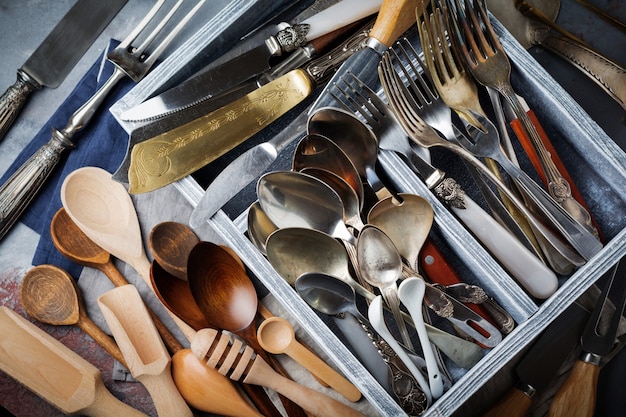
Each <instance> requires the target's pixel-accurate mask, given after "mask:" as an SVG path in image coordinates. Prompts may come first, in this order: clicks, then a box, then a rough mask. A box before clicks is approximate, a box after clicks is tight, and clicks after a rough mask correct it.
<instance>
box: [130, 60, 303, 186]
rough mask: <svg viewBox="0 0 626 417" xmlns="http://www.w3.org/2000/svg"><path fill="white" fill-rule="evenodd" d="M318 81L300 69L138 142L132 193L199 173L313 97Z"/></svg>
mask: <svg viewBox="0 0 626 417" xmlns="http://www.w3.org/2000/svg"><path fill="white" fill-rule="evenodd" d="M314 87H315V86H314V83H313V81H312V80H311V78H310V77H309V76H308V75H307V74H306V72H304V71H303V70H300V69H297V70H293V71H291V72H290V73H288V74H286V75H284V76H283V77H280V78H279V79H277V80H275V81H272V82H271V83H269V84H267V85H265V86H263V87H261V88H259V89H257V90H255V91H253V92H252V93H250V94H248V95H247V96H245V97H243V98H241V99H239V100H237V101H235V102H233V103H231V104H229V105H227V106H225V107H222V108H220V109H218V110H216V111H215V112H212V113H210V114H208V115H206V116H204V117H202V118H200V119H197V120H194V121H193V122H191V123H188V124H186V125H183V126H181V127H179V128H177V129H174V130H171V131H169V132H165V133H163V134H161V135H158V136H156V137H154V138H152V139H149V140H147V141H145V142H142V143H140V144H137V145H136V146H135V147H134V148H133V149H132V151H131V160H130V168H129V172H128V178H129V183H130V188H129V192H131V193H144V192H147V191H152V190H155V189H157V188H160V187H163V186H165V185H168V184H171V183H173V182H174V181H178V180H179V179H181V178H183V177H185V176H187V175H189V174H191V173H193V172H195V171H197V170H198V169H200V168H202V167H203V166H205V165H207V164H208V163H210V162H212V161H214V160H215V159H216V158H218V157H219V156H221V155H223V154H224V153H226V152H228V151H229V150H231V149H233V148H234V147H236V146H237V145H239V144H241V143H243V142H244V141H245V140H247V139H248V138H250V137H251V136H252V135H254V134H255V133H257V132H259V131H260V130H261V129H263V128H264V127H265V126H267V125H269V124H270V123H272V122H273V121H274V120H276V119H278V118H279V117H280V116H282V115H283V114H284V113H286V112H287V111H289V110H290V109H292V108H293V107H294V106H295V105H296V104H298V103H300V102H301V101H302V100H304V99H305V98H306V97H307V96H309V95H310V94H311V93H312V92H313V89H314Z"/></svg>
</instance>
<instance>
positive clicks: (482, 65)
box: [445, 0, 598, 236]
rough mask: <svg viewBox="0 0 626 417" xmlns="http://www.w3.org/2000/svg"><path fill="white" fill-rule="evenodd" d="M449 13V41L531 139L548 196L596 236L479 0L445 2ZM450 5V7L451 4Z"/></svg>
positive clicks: (472, 71)
mask: <svg viewBox="0 0 626 417" xmlns="http://www.w3.org/2000/svg"><path fill="white" fill-rule="evenodd" d="M445 1H446V4H447V5H448V7H449V10H450V13H449V15H450V17H451V19H450V21H451V25H450V26H451V27H450V28H449V29H450V31H451V37H452V39H453V44H454V45H455V46H456V47H457V49H458V50H459V51H460V54H461V55H462V56H463V57H464V59H465V62H466V64H467V66H468V68H469V70H470V72H471V73H472V75H473V76H474V78H476V80H477V81H478V82H480V83H481V84H483V85H486V86H489V87H492V88H494V89H495V90H497V91H498V92H499V93H500V94H501V95H502V96H503V97H504V98H505V99H506V101H507V102H508V103H509V104H510V105H511V108H512V109H513V111H514V112H515V115H516V116H517V117H518V118H519V120H520V121H521V123H522V126H523V127H524V130H526V133H527V134H528V137H529V138H530V139H531V141H532V143H533V145H534V147H535V149H536V151H537V155H538V156H539V160H540V162H541V167H542V169H543V171H544V173H545V175H546V178H547V179H548V183H549V184H550V185H549V187H548V190H549V192H550V195H552V197H553V198H554V199H555V200H556V201H557V202H558V203H559V204H560V205H561V206H562V207H563V208H564V209H565V210H567V212H568V213H570V215H571V216H572V217H573V218H574V219H576V220H577V221H578V222H580V223H581V224H583V225H584V226H585V227H586V228H587V229H588V230H589V231H590V232H591V233H593V234H594V235H595V236H598V231H597V230H596V228H595V227H594V226H593V223H592V221H591V215H590V214H589V212H588V211H587V210H586V209H585V208H584V207H583V206H582V205H581V204H580V203H578V201H576V199H574V197H572V191H571V188H570V184H569V183H568V182H567V180H566V179H565V178H564V177H563V175H562V174H561V173H560V172H559V170H558V168H557V167H556V165H555V164H554V161H552V158H551V157H550V152H548V150H547V149H546V147H545V145H544V144H543V142H542V141H541V138H540V137H539V133H538V132H537V129H536V128H535V126H534V125H533V124H532V122H531V121H530V118H529V117H528V115H527V114H526V111H525V110H524V108H523V106H522V104H521V103H520V101H519V99H518V98H517V95H516V94H515V91H514V90H513V87H512V86H511V81H510V77H511V63H510V62H509V59H508V57H507V55H506V52H505V51H504V49H503V48H502V45H501V44H500V41H499V40H498V37H497V36H496V34H495V32H494V30H493V28H492V26H491V22H490V21H489V17H488V16H487V11H486V9H485V7H484V4H483V1H482V0H473V3H472V4H470V0H463V1H464V6H463V5H461V0H445ZM452 1H454V5H453V4H452Z"/></svg>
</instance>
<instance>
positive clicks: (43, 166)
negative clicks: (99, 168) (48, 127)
mask: <svg viewBox="0 0 626 417" xmlns="http://www.w3.org/2000/svg"><path fill="white" fill-rule="evenodd" d="M123 77H124V73H123V72H122V70H120V69H119V68H117V67H116V68H115V70H114V72H113V74H112V75H111V77H110V78H109V79H108V80H107V81H106V82H105V83H104V84H103V85H102V87H100V89H99V90H98V91H97V92H96V93H95V94H94V95H93V96H92V97H91V98H90V99H89V100H87V102H85V104H83V105H82V106H81V107H80V108H79V109H78V110H76V111H75V112H74V114H73V115H72V116H71V117H70V120H69V121H68V122H67V125H66V126H65V127H64V128H63V130H60V131H59V130H57V129H54V128H53V129H52V138H51V139H50V141H49V142H48V143H46V144H45V145H44V146H42V147H41V148H39V150H38V151H37V152H35V153H34V154H33V156H31V157H30V158H29V159H28V160H27V161H26V162H24V164H23V165H22V166H21V167H20V168H18V170H17V171H15V173H14V174H13V175H12V176H11V177H10V178H9V179H8V180H7V181H6V182H5V183H4V184H2V185H1V186H0V239H2V238H3V237H4V235H6V233H7V232H8V231H9V230H10V229H11V227H12V226H13V225H14V224H15V222H16V221H17V219H19V218H20V216H21V215H22V213H23V212H24V210H26V207H28V205H29V204H30V202H31V201H32V200H33V198H35V196H36V195H37V193H38V192H39V190H40V189H41V187H42V186H43V184H44V183H45V182H46V181H47V180H48V177H49V176H50V173H51V172H52V171H53V170H54V168H55V167H56V165H57V164H58V163H59V160H60V159H61V154H62V153H63V151H64V150H66V149H69V148H72V147H73V146H74V144H73V143H72V141H71V139H72V137H73V136H74V135H75V134H76V133H77V132H78V131H79V130H81V129H82V128H83V127H84V126H85V125H86V124H87V123H88V122H89V121H90V120H91V118H92V117H93V115H94V113H95V111H96V109H97V108H98V107H99V106H100V104H101V103H102V102H103V101H104V99H105V98H106V96H107V94H108V93H109V92H110V91H111V90H112V89H113V87H114V86H115V85H116V84H117V82H118V81H119V80H121V79H122V78H123Z"/></svg>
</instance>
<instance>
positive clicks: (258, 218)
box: [248, 201, 278, 255]
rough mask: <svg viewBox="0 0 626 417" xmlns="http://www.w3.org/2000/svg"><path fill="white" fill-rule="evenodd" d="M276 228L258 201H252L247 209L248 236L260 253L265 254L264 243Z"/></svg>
mask: <svg viewBox="0 0 626 417" xmlns="http://www.w3.org/2000/svg"><path fill="white" fill-rule="evenodd" d="M276 229H278V227H276V225H275V224H274V223H272V221H271V220H270V219H269V217H267V214H265V212H264V211H263V209H261V205H260V204H259V202H258V201H255V202H254V203H252V205H251V206H250V209H249V210H248V237H249V239H250V240H251V241H252V243H253V244H254V246H256V248H257V249H258V250H259V251H260V252H261V253H262V254H264V255H266V254H267V248H266V247H265V244H266V242H267V239H268V237H269V236H270V235H271V234H272V232H274V231H275V230H276Z"/></svg>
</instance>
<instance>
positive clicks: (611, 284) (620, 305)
mask: <svg viewBox="0 0 626 417" xmlns="http://www.w3.org/2000/svg"><path fill="white" fill-rule="evenodd" d="M625 271H626V262H622V261H619V262H618V263H617V264H616V265H615V266H613V267H612V268H610V269H609V270H608V271H607V272H605V273H604V275H602V277H600V280H608V281H607V282H606V283H605V287H604V289H603V291H602V294H601V295H600V298H599V299H598V301H597V304H596V307H595V308H594V310H593V312H592V313H591V318H590V319H589V323H587V326H586V327H585V330H584V332H583V335H582V337H581V345H582V348H583V351H585V352H587V353H591V354H593V355H597V356H599V357H602V356H606V355H608V354H609V352H610V351H611V349H612V348H613V347H614V345H615V335H616V334H617V331H618V326H619V321H620V318H621V317H622V314H623V313H624V303H626V279H625V277H624V273H625ZM611 297H615V298H611ZM608 300H611V301H614V302H615V311H614V312H613V314H612V315H610V314H608V313H607V312H608V311H609V310H608V305H609V303H607V301H608ZM604 315H607V316H608V317H610V321H609V320H608V319H607V321H608V322H609V324H608V326H606V328H604V329H602V330H600V327H601V326H600V320H601V317H602V316H604Z"/></svg>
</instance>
